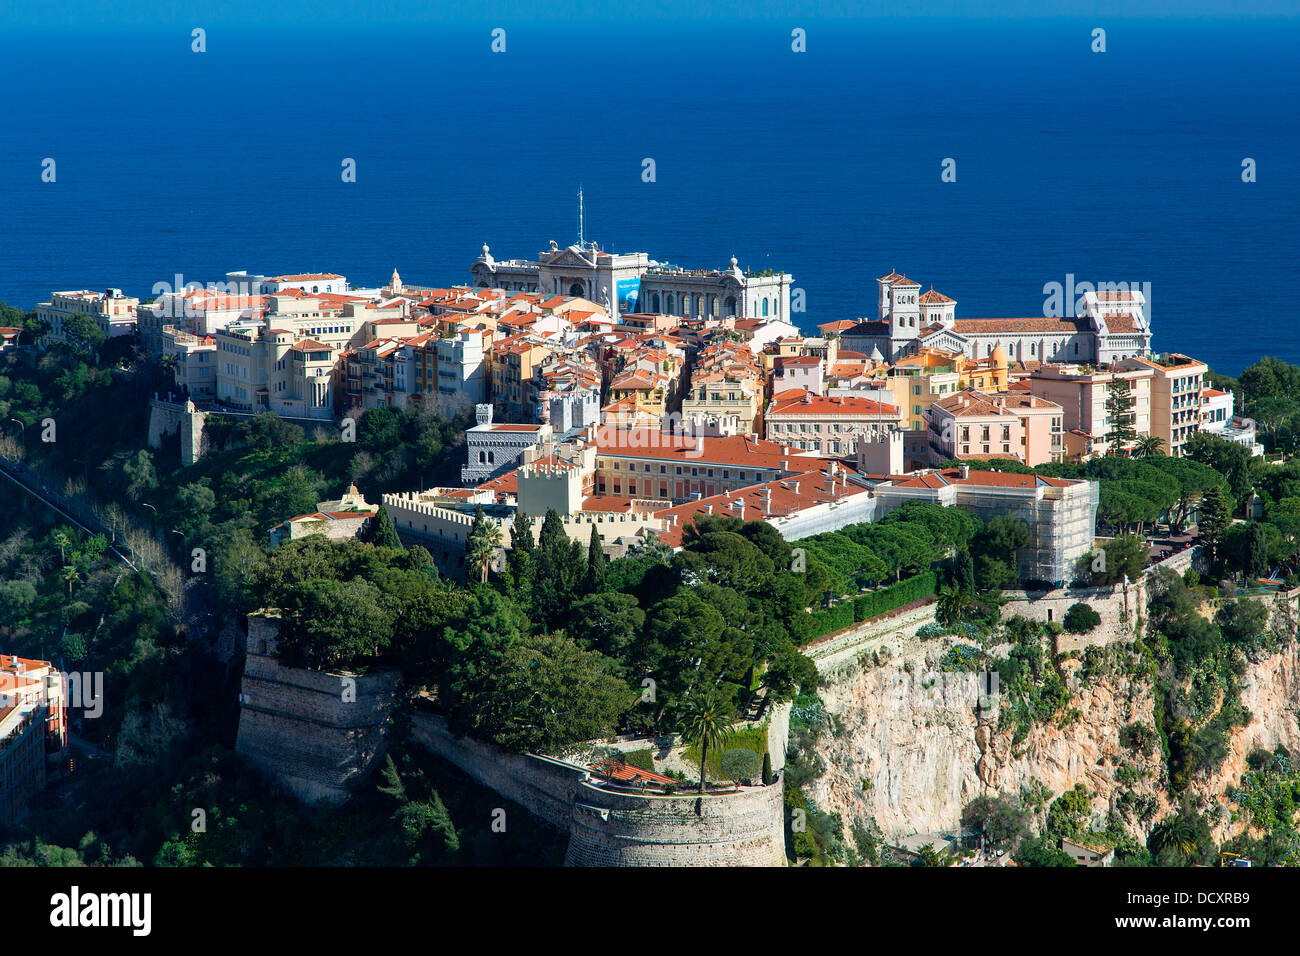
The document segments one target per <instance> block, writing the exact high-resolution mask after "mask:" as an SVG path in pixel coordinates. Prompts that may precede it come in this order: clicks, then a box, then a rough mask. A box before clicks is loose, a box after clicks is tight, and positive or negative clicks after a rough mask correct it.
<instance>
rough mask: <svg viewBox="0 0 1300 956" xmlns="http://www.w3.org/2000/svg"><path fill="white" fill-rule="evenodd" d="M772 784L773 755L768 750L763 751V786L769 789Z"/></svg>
mask: <svg viewBox="0 0 1300 956" xmlns="http://www.w3.org/2000/svg"><path fill="white" fill-rule="evenodd" d="M771 784H772V755H771V754H770V753H768V752H767V751H766V750H765V751H763V786H765V787H768V786H771Z"/></svg>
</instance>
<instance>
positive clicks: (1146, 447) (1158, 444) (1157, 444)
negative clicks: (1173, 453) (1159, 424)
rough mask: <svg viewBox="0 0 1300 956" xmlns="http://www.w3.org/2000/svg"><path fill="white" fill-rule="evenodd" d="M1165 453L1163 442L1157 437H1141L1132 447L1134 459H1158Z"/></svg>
mask: <svg viewBox="0 0 1300 956" xmlns="http://www.w3.org/2000/svg"><path fill="white" fill-rule="evenodd" d="M1164 453H1165V440H1164V439H1163V438H1161V437H1160V436H1159V435H1143V436H1142V437H1141V438H1139V439H1138V440H1137V444H1136V445H1134V446H1133V457H1134V458H1159V457H1160V456H1161V455H1163V454H1164Z"/></svg>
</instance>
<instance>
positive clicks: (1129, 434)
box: [1106, 377, 1137, 455]
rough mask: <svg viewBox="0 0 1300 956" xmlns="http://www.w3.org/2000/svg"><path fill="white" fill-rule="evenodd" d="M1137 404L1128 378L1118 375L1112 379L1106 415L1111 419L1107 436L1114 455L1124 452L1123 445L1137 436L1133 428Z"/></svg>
mask: <svg viewBox="0 0 1300 956" xmlns="http://www.w3.org/2000/svg"><path fill="white" fill-rule="evenodd" d="M1135 405H1137V399H1135V398H1134V397H1133V390H1132V388H1131V387H1130V386H1129V382H1128V379H1126V378H1118V377H1117V378H1114V379H1112V381H1111V383H1110V391H1109V393H1108V394H1107V395H1106V417H1107V418H1108V419H1110V431H1109V432H1108V433H1107V436H1106V437H1107V439H1108V440H1109V441H1110V454H1112V455H1118V454H1122V450H1121V449H1122V446H1124V445H1127V444H1129V443H1130V442H1132V441H1133V439H1134V438H1136V437H1137V432H1136V431H1134V429H1133V417H1134V416H1133V408H1134V406H1135Z"/></svg>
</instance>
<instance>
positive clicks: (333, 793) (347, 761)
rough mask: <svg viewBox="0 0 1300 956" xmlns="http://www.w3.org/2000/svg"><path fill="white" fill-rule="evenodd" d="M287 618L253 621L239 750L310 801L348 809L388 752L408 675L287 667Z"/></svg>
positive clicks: (260, 617) (257, 617) (262, 617)
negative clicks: (279, 655) (281, 639)
mask: <svg viewBox="0 0 1300 956" xmlns="http://www.w3.org/2000/svg"><path fill="white" fill-rule="evenodd" d="M279 630H280V622H279V619H278V618H276V617H274V616H271V615H267V614H250V615H249V617H248V642H247V645H246V654H247V656H246V657H245V659H244V677H243V682H242V684H241V692H240V695H239V702H240V710H239V732H238V735H237V737H236V740H235V750H236V751H237V752H239V753H241V754H243V755H244V757H246V758H247V759H248V761H249V762H250V763H251V764H253V765H254V766H255V767H257V768H258V769H260V770H261V771H262V772H263V773H265V774H266V775H267V776H268V777H270V778H271V779H273V780H275V781H276V782H277V783H279V784H281V785H282V786H284V787H285V788H286V789H288V790H289V791H290V792H292V793H293V794H294V795H295V796H297V797H298V798H299V799H300V800H304V801H307V802H309V803H315V802H317V801H325V802H330V803H341V802H342V801H344V800H346V799H347V798H348V796H349V793H350V789H351V786H352V785H353V784H354V783H356V782H359V781H360V780H361V779H363V778H364V777H365V776H366V775H367V774H368V773H369V772H370V771H371V770H372V769H373V767H374V765H375V763H376V762H377V761H378V760H379V759H380V758H382V756H383V753H384V726H385V724H386V723H387V721H388V717H389V714H390V713H391V712H392V708H393V700H394V695H395V693H396V690H397V685H398V682H399V681H400V675H398V674H397V673H396V672H393V671H383V672H379V673H374V674H366V675H363V676H357V675H352V674H346V673H327V672H325V671H314V670H306V669H303V668H299V667H284V666H282V665H281V664H280V662H279V661H278V660H276V657H275V653H276V651H275V641H276V638H277V636H278V634H279Z"/></svg>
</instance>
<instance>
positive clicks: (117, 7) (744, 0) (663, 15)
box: [0, 0, 1300, 29]
mask: <svg viewBox="0 0 1300 956" xmlns="http://www.w3.org/2000/svg"><path fill="white" fill-rule="evenodd" d="M1297 14H1300V2H1297V0H1095V2H1079V0H1004V2H996V3H988V2H978V0H654V2H651V3H644V4H630V3H626V2H610V0H546V2H539V0H275V2H272V3H267V2H260V0H259V2H254V0H215V2H213V0H207V2H203V0H125V2H124V0H41V2H36V3H33V2H31V0H0V24H3V25H6V26H10V27H47V28H59V29H67V28H90V29H93V28H112V27H131V28H141V27H149V26H156V27H164V26H169V25H174V24H189V25H204V24H219V25H233V24H247V25H250V26H254V25H277V24H296V25H303V26H305V25H318V26H321V27H327V26H331V25H335V24H337V25H357V24H374V25H380V24H389V23H408V24H409V23H428V24H436V23H439V22H454V21H488V20H502V21H521V20H522V21H553V22H555V23H557V24H570V25H574V24H580V23H582V22H584V21H586V22H591V21H612V20H673V19H681V20H695V19H703V18H710V19H797V18H801V17H802V18H823V17H825V18H842V17H849V18H882V19H907V18H942V19H954V18H955V19H965V18H974V19H988V18H998V17H1007V18H1035V19H1037V18H1078V19H1092V18H1097V17H1106V18H1111V19H1120V18H1165V17H1176V18H1200V17H1215V18H1218V17H1229V18H1254V17H1279V16H1284V17H1295V16H1297Z"/></svg>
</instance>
